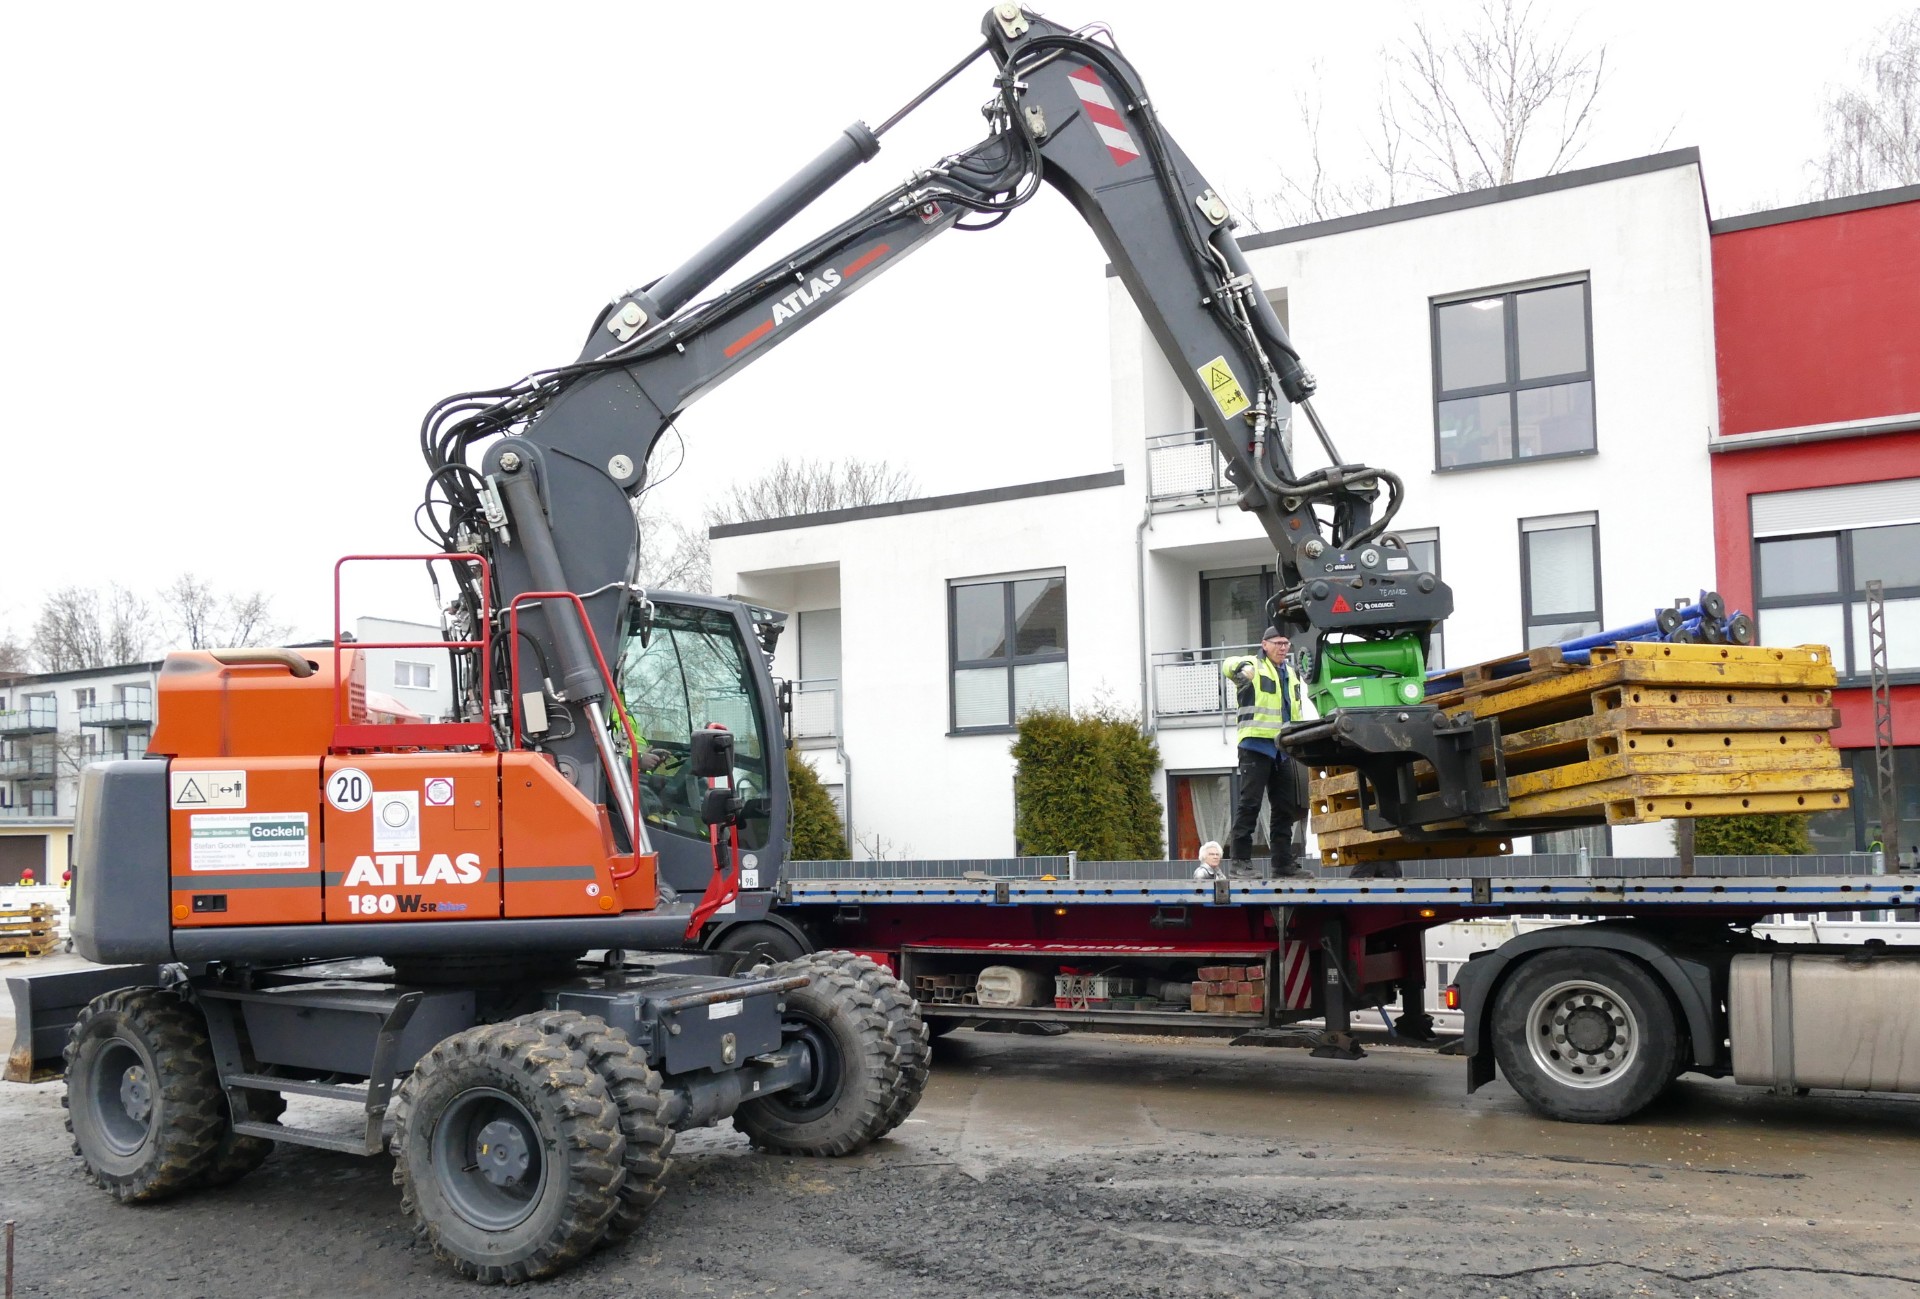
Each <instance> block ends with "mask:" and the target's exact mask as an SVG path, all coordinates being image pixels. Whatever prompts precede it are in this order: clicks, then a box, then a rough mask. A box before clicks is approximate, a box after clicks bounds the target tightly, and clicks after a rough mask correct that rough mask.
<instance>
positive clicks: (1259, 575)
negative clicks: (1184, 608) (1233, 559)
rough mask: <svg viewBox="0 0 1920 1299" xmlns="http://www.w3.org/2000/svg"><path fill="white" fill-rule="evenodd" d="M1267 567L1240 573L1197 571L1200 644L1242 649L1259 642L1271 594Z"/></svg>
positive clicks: (1264, 626)
mask: <svg viewBox="0 0 1920 1299" xmlns="http://www.w3.org/2000/svg"><path fill="white" fill-rule="evenodd" d="M1273 581H1274V573H1273V570H1272V569H1271V568H1260V569H1254V570H1253V571H1251V572H1243V573H1232V572H1229V573H1202V574H1200V640H1201V644H1202V647H1203V648H1206V649H1210V650H1211V649H1218V650H1242V649H1246V648H1247V647H1249V646H1252V645H1258V644H1259V643H1260V633H1261V632H1263V631H1265V630H1266V627H1267V601H1268V600H1269V599H1270V598H1272V596H1273Z"/></svg>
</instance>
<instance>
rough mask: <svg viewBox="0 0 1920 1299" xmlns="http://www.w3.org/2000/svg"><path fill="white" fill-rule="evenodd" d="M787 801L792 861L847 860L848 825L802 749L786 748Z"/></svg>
mask: <svg viewBox="0 0 1920 1299" xmlns="http://www.w3.org/2000/svg"><path fill="white" fill-rule="evenodd" d="M787 803H788V806H789V807H790V809H791V814H790V816H789V820H790V821H791V823H792V829H791V835H790V837H791V838H792V840H793V854H792V857H791V860H793V861H845V860H846V859H847V828H846V826H844V825H842V824H841V823H840V810H839V809H838V808H836V807H835V806H834V805H833V796H832V795H830V794H828V793H827V787H826V786H825V785H823V784H821V783H820V775H819V773H818V772H816V771H814V769H813V764H812V763H810V762H808V761H807V760H806V759H805V758H803V757H801V756H800V753H799V750H797V749H788V750H787Z"/></svg>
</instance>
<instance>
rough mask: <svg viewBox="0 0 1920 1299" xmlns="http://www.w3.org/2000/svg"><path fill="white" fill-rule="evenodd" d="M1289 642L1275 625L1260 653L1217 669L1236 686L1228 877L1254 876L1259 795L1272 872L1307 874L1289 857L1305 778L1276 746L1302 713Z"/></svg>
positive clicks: (1287, 875) (1265, 634) (1277, 876)
mask: <svg viewBox="0 0 1920 1299" xmlns="http://www.w3.org/2000/svg"><path fill="white" fill-rule="evenodd" d="M1292 648H1293V642H1292V641H1291V640H1289V639H1288V638H1287V634H1286V633H1285V632H1283V631H1281V630H1280V629H1279V628H1278V627H1269V628H1267V629H1266V631H1264V632H1262V633H1261V635H1260V653H1259V654H1258V655H1254V654H1243V655H1238V656H1236V657H1234V658H1230V659H1228V660H1227V661H1226V662H1225V663H1224V664H1222V665H1221V671H1222V672H1223V673H1224V674H1225V675H1226V677H1227V679H1228V680H1229V681H1231V682H1233V683H1234V685H1235V687H1236V688H1237V689H1238V691H1239V696H1240V698H1239V705H1240V804H1239V807H1238V808H1237V809H1236V810H1235V812H1234V817H1233V833H1232V840H1231V842H1232V856H1231V857H1230V858H1229V859H1228V861H1227V875H1228V877H1229V878H1240V879H1248V878H1252V876H1253V874H1254V870H1253V828H1254V826H1255V825H1256V824H1258V823H1259V820H1260V800H1261V799H1262V798H1263V797H1264V798H1265V799H1266V800H1267V814H1268V815H1267V838H1268V840H1269V841H1270V842H1271V846H1272V849H1273V867H1272V872H1271V878H1273V879H1286V878H1290V877H1297V876H1303V875H1306V874H1307V872H1306V871H1303V870H1301V869H1300V868H1299V867H1298V866H1297V865H1295V864H1294V860H1293V823H1294V822H1295V821H1296V820H1298V819H1299V817H1300V813H1301V811H1302V809H1303V807H1304V806H1305V803H1306V798H1305V791H1304V789H1303V788H1301V786H1303V785H1304V784H1305V782H1304V781H1302V780H1301V779H1300V774H1301V773H1299V772H1298V771H1297V770H1296V767H1297V765H1298V764H1296V763H1295V762H1294V761H1293V760H1292V759H1291V758H1289V757H1287V755H1286V754H1284V753H1282V752H1281V751H1280V743H1279V735H1280V728H1281V727H1282V726H1285V725H1286V724H1287V723H1288V722H1291V721H1293V720H1295V719H1296V718H1298V717H1299V716H1300V710H1301V699H1302V691H1301V688H1300V674H1299V673H1297V672H1295V671H1294V670H1293V664H1291V663H1289V662H1288V661H1287V653H1288V651H1290V650H1291V649H1292Z"/></svg>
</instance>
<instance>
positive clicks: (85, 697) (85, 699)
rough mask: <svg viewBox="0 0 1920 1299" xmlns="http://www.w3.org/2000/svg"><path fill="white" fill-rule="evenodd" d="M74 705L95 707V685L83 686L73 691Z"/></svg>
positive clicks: (77, 706)
mask: <svg viewBox="0 0 1920 1299" xmlns="http://www.w3.org/2000/svg"><path fill="white" fill-rule="evenodd" d="M73 706H74V707H75V708H91V707H93V687H92V686H81V687H79V688H78V689H76V690H75V691H74V692H73Z"/></svg>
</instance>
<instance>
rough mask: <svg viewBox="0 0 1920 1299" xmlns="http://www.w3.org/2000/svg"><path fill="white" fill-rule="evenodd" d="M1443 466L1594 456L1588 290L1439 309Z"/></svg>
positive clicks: (1560, 287) (1437, 377) (1484, 297)
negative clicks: (1549, 457) (1554, 457)
mask: <svg viewBox="0 0 1920 1299" xmlns="http://www.w3.org/2000/svg"><path fill="white" fill-rule="evenodd" d="M1433 392H1434V428H1435V431H1436V433H1437V435H1438V436H1437V439H1436V442H1437V451H1436V454H1435V457H1434V463H1435V465H1436V466H1437V467H1438V468H1440V469H1465V468H1470V467H1472V466H1474V465H1491V464H1506V463H1509V462H1511V461H1516V460H1537V459H1541V458H1544V457H1548V456H1570V455H1590V454H1592V453H1593V450H1594V421H1593V322H1592V312H1591V311H1590V310H1589V305H1588V293H1587V282H1586V281H1585V280H1576V281H1574V282H1572V283H1568V284H1554V285H1548V286H1546V287H1544V288H1532V289H1518V290H1515V291H1513V292H1509V293H1489V294H1480V295H1478V296H1475V297H1472V298H1467V299H1462V300H1455V301H1451V302H1435V303H1434V304H1433Z"/></svg>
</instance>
